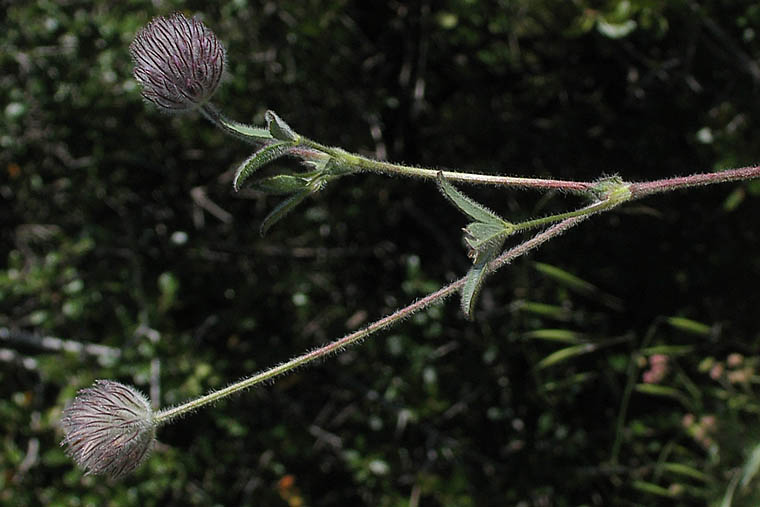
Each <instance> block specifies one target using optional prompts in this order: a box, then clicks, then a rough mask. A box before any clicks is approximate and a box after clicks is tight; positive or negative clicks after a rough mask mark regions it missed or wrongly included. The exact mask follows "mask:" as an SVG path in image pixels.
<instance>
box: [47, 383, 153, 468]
mask: <svg viewBox="0 0 760 507" xmlns="http://www.w3.org/2000/svg"><path fill="white" fill-rule="evenodd" d="M61 426H62V427H63V432H64V439H63V442H61V445H65V446H66V447H67V448H66V454H68V455H69V456H71V457H72V458H73V459H74V461H76V463H77V464H78V465H79V466H80V467H82V468H83V469H85V471H86V472H87V473H88V474H96V475H99V474H105V475H109V476H111V477H114V478H117V477H121V476H123V475H126V474H128V473H130V472H132V471H133V470H134V469H135V468H137V467H138V466H140V464H141V463H142V462H143V460H144V459H145V458H146V457H147V456H148V453H149V452H150V449H151V447H152V446H153V442H154V441H155V436H156V424H155V422H154V420H153V410H152V409H151V406H150V403H148V400H147V399H146V398H145V396H143V395H142V394H141V393H140V392H139V391H137V390H136V389H134V388H133V387H130V386H125V385H124V384H120V383H118V382H112V381H110V380H98V381H96V382H95V385H93V386H92V387H88V388H87V389H82V390H81V391H79V394H77V397H76V398H74V401H72V402H71V404H70V405H69V406H68V407H66V409H64V411H63V417H62V418H61Z"/></svg>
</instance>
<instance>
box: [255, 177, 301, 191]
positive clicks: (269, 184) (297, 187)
mask: <svg viewBox="0 0 760 507" xmlns="http://www.w3.org/2000/svg"><path fill="white" fill-rule="evenodd" d="M308 184H309V181H308V180H307V179H306V178H301V177H298V176H292V175H290V174H278V175H276V176H271V177H269V178H264V179H261V180H258V181H257V182H256V183H255V185H256V188H258V189H259V190H261V191H262V192H266V193H268V194H273V195H288V194H294V193H296V192H300V191H301V190H305V189H306V188H307V186H308Z"/></svg>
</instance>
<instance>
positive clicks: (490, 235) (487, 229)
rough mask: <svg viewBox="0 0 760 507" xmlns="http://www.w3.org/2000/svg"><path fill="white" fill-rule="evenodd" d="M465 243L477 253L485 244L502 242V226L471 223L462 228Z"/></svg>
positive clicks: (503, 229) (503, 234)
mask: <svg viewBox="0 0 760 507" xmlns="http://www.w3.org/2000/svg"><path fill="white" fill-rule="evenodd" d="M464 232H465V233H466V236H465V241H467V244H468V245H469V246H470V248H472V249H473V250H475V251H477V250H479V249H481V248H482V247H484V246H486V245H487V244H494V243H497V242H503V241H504V239H505V238H506V235H505V232H506V229H505V228H504V224H503V223H500V224H494V223H483V222H471V223H470V224H469V225H467V227H465V228H464Z"/></svg>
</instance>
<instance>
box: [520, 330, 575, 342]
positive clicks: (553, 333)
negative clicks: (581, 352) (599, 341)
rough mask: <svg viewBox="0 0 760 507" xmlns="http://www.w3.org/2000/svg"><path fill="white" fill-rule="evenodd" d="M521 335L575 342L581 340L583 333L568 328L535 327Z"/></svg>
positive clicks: (538, 338)
mask: <svg viewBox="0 0 760 507" xmlns="http://www.w3.org/2000/svg"><path fill="white" fill-rule="evenodd" d="M523 336H525V337H526V338H530V339H534V340H547V341H552V342H561V343H572V344H576V343H579V342H580V341H581V340H582V338H583V333H579V332H577V331H571V330H569V329H536V330H535V331H529V332H527V333H525V334H524V335H523Z"/></svg>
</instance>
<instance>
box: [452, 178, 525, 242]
mask: <svg viewBox="0 0 760 507" xmlns="http://www.w3.org/2000/svg"><path fill="white" fill-rule="evenodd" d="M438 188H440V189H441V192H443V195H445V196H446V197H447V198H448V199H449V200H450V201H451V202H452V203H453V204H454V206H456V207H457V208H459V210H460V211H461V212H462V213H464V214H465V215H467V216H468V217H470V218H472V219H473V220H475V221H476V222H482V223H485V224H493V225H501V227H502V229H503V228H504V227H505V225H506V224H508V222H505V221H504V220H502V219H501V217H499V215H497V214H496V213H494V212H493V211H491V210H489V209H488V208H486V207H485V206H483V205H481V204H478V203H477V202H475V201H473V200H472V199H470V198H469V197H467V196H466V195H464V194H463V193H462V192H460V191H459V190H457V189H456V188H455V187H454V185H452V184H451V183H449V182H448V181H446V180H445V179H444V177H443V173H442V172H439V173H438ZM510 225H511V224H510Z"/></svg>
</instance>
